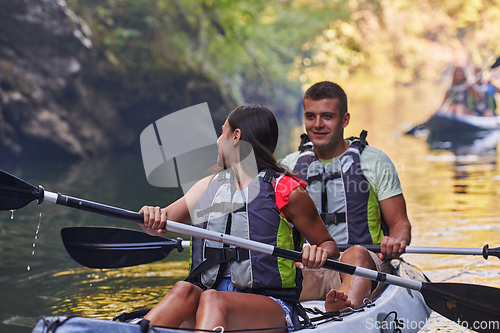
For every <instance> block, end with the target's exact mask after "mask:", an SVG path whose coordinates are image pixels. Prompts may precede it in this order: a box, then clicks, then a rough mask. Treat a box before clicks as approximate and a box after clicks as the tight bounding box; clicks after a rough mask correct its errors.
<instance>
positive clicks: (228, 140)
mask: <svg viewBox="0 0 500 333" xmlns="http://www.w3.org/2000/svg"><path fill="white" fill-rule="evenodd" d="M235 139H236V138H235V133H234V131H233V130H232V129H231V126H230V125H229V123H228V122H227V120H226V121H225V122H224V125H222V133H221V135H220V136H219V138H218V139H217V148H218V152H219V154H218V156H217V165H218V166H220V167H229V166H231V165H232V163H231V160H233V159H234V156H235V154H234V147H233V145H232V142H233V141H234V140H235Z"/></svg>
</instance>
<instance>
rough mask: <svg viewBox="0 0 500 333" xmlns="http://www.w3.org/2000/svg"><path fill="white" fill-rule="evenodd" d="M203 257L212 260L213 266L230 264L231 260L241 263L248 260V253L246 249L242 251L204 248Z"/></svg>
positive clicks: (228, 248)
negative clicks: (224, 263) (223, 263)
mask: <svg viewBox="0 0 500 333" xmlns="http://www.w3.org/2000/svg"><path fill="white" fill-rule="evenodd" d="M205 257H206V258H213V264H216V263H221V262H230V261H231V260H236V261H242V260H248V259H250V251H248V250H247V249H242V248H241V247H232V248H231V247H223V248H213V247H206V248H205ZM211 261H212V260H211ZM213 264H212V265H213Z"/></svg>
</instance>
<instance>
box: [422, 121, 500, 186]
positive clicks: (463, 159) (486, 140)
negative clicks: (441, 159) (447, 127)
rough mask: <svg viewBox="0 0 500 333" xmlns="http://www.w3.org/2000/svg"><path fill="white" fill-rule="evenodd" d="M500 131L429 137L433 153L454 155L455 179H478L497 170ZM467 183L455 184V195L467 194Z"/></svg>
mask: <svg viewBox="0 0 500 333" xmlns="http://www.w3.org/2000/svg"><path fill="white" fill-rule="evenodd" d="M499 141H500V130H494V131H480V132H468V133H465V134H460V135H457V134H439V135H435V134H433V133H432V132H431V133H429V136H428V137H427V144H428V146H429V149H430V150H431V151H449V152H451V153H452V154H453V155H454V166H455V169H454V171H455V175H454V179H456V180H460V179H470V178H474V177H478V176H479V175H481V174H483V173H484V172H485V171H487V170H489V171H492V170H496V167H497V146H498V143H499ZM467 187H468V185H467V184H466V183H464V184H462V183H457V184H455V193H459V194H465V193H467Z"/></svg>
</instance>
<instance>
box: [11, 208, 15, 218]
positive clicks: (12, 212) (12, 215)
mask: <svg viewBox="0 0 500 333" xmlns="http://www.w3.org/2000/svg"><path fill="white" fill-rule="evenodd" d="M14 212H15V210H14V209H11V210H10V219H11V220H13V219H14Z"/></svg>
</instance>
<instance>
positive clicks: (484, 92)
mask: <svg viewBox="0 0 500 333" xmlns="http://www.w3.org/2000/svg"><path fill="white" fill-rule="evenodd" d="M482 73H483V71H482V70H481V69H480V68H476V69H475V72H474V74H475V75H476V77H475V79H476V82H475V83H474V84H473V85H472V87H473V88H474V90H475V91H476V92H477V97H476V98H474V112H475V113H476V115H478V116H481V117H493V116H495V115H496V108H497V103H496V101H495V93H500V88H498V87H496V86H495V85H493V84H492V83H491V82H483V77H482Z"/></svg>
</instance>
